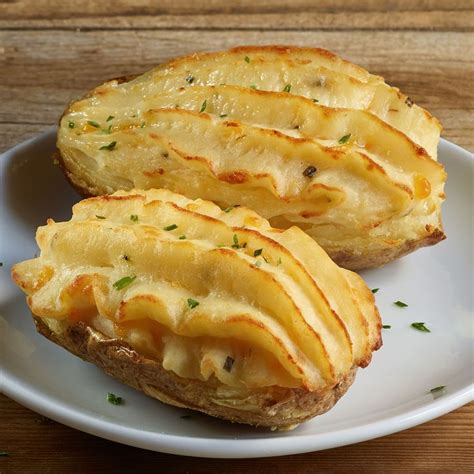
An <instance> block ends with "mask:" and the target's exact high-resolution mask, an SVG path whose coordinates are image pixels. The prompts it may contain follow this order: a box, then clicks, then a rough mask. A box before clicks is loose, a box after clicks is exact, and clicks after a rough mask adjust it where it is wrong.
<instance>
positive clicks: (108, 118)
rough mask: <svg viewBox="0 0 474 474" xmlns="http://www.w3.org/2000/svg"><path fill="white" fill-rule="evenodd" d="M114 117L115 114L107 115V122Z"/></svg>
mask: <svg viewBox="0 0 474 474" xmlns="http://www.w3.org/2000/svg"><path fill="white" fill-rule="evenodd" d="M113 118H114V116H113V115H109V116H108V117H107V119H106V122H110V121H111V120H112V119H113Z"/></svg>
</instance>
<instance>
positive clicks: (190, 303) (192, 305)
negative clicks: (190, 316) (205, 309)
mask: <svg viewBox="0 0 474 474" xmlns="http://www.w3.org/2000/svg"><path fill="white" fill-rule="evenodd" d="M188 306H189V308H190V309H194V308H195V307H196V306H199V301H196V300H193V299H192V298H188Z"/></svg>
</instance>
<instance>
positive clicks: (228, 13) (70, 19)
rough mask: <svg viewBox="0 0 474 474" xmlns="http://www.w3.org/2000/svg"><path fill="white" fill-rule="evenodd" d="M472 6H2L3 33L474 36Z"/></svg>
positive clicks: (306, 1)
mask: <svg viewBox="0 0 474 474" xmlns="http://www.w3.org/2000/svg"><path fill="white" fill-rule="evenodd" d="M473 24H474V8H473V3H472V2H471V1H468V0H458V1H456V2H453V1H451V2H446V1H443V0H424V1H417V2H413V1H411V0H393V1H390V2H383V5H382V3H381V2H379V1H377V0H370V1H360V0H359V1H354V0H352V1H350V0H334V1H332V0H319V1H318V2H314V1H313V0H292V1H291V2H288V1H286V0H254V1H252V2H249V1H245V0H234V1H232V2H229V1H228V0H210V1H208V2H193V1H192V0H187V1H179V2H177V1H175V0H162V1H160V2H149V1H145V0H141V1H137V0H135V1H134V2H130V1H126V0H119V1H114V2H113V7H112V5H111V4H110V3H109V2H97V1H93V0H87V1H82V2H80V3H77V2H64V1H61V0H21V1H15V2H3V3H0V28H64V29H74V28H87V29H105V28H107V29H117V28H121V29H130V28H144V29H156V28H176V29H218V30H224V29H229V28H233V29H244V30H245V29H255V28H259V29H274V30H280V29H298V30H301V29H306V30H311V29H342V30H349V29H396V30H398V29H422V30H433V29H437V30H450V31H465V30H466V31H467V30H468V31H472V29H473Z"/></svg>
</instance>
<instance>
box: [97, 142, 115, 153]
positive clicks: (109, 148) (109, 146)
mask: <svg viewBox="0 0 474 474" xmlns="http://www.w3.org/2000/svg"><path fill="white" fill-rule="evenodd" d="M115 145H117V142H110V143H109V144H108V145H103V146H101V147H100V148H99V150H109V151H112V150H113V149H114V148H115Z"/></svg>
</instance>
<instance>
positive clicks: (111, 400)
mask: <svg viewBox="0 0 474 474" xmlns="http://www.w3.org/2000/svg"><path fill="white" fill-rule="evenodd" d="M107 401H108V402H109V403H111V404H112V405H121V404H122V402H123V399H122V397H117V395H114V394H113V393H108V394H107Z"/></svg>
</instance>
